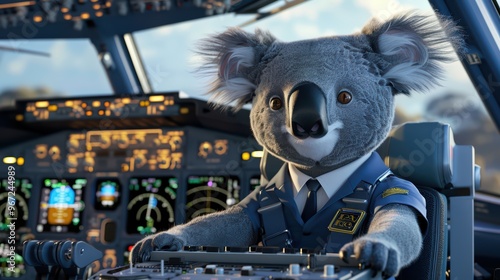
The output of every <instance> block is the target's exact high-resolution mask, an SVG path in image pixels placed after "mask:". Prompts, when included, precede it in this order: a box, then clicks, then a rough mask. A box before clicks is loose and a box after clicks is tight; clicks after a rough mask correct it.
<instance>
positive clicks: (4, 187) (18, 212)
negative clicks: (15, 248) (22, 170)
mask: <svg viewBox="0 0 500 280" xmlns="http://www.w3.org/2000/svg"><path fill="white" fill-rule="evenodd" d="M0 183H1V187H0V190H1V191H0V232H1V231H8V230H9V229H8V225H9V223H10V221H9V220H10V219H12V218H15V219H16V220H15V221H16V228H21V227H25V226H26V222H27V221H28V215H29V211H28V205H29V199H30V198H31V191H32V189H33V185H32V184H31V182H30V180H29V179H18V178H16V179H15V180H13V181H12V180H11V181H9V180H8V179H7V178H5V179H1V180H0ZM9 205H10V206H13V207H11V209H12V208H13V209H14V210H13V211H9V207H8V206H9Z"/></svg>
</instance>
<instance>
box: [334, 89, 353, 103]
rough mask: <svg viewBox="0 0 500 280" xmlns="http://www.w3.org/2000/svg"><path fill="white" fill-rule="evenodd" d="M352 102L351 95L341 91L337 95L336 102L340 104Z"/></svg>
mask: <svg viewBox="0 0 500 280" xmlns="http://www.w3.org/2000/svg"><path fill="white" fill-rule="evenodd" d="M351 100H352V95H351V94H350V93H349V92H347V91H341V92H340V93H339V95H337V101H338V102H339V103H340V104H348V103H349V102H351Z"/></svg>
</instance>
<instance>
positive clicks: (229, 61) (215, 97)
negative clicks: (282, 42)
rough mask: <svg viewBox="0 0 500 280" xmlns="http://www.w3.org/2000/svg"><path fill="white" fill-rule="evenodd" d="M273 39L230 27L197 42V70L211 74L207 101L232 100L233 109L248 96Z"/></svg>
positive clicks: (261, 32) (258, 33)
mask: <svg viewBox="0 0 500 280" xmlns="http://www.w3.org/2000/svg"><path fill="white" fill-rule="evenodd" d="M275 40H276V39H275V38H274V37H273V36H272V35H271V34H270V33H267V32H264V31H261V30H258V29H257V30H256V31H255V34H251V33H248V32H245V31H243V30H241V29H239V28H230V29H228V30H227V31H225V32H223V33H221V34H218V35H215V36H213V37H211V38H208V39H205V40H203V41H202V42H200V47H199V51H198V53H199V54H200V55H201V56H202V57H203V59H204V64H203V66H202V67H201V68H200V70H201V71H202V72H203V73H204V74H208V75H210V76H214V79H213V81H212V84H211V89H210V93H211V94H212V96H211V98H210V101H211V102H214V103H216V105H217V104H218V105H229V104H230V103H233V102H235V110H238V109H240V108H241V107H242V106H243V105H244V104H245V103H247V102H249V101H250V100H251V99H252V96H253V94H254V90H255V88H256V84H257V83H258V79H259V75H260V70H261V68H262V67H259V63H260V62H261V60H262V59H263V57H264V56H265V53H266V51H267V49H268V48H269V47H270V46H271V45H272V43H273V42H274V41H275Z"/></svg>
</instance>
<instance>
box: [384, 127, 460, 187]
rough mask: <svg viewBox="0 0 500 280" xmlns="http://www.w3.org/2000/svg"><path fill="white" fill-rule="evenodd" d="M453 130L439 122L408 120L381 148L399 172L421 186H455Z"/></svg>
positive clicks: (385, 156) (391, 167)
mask: <svg viewBox="0 0 500 280" xmlns="http://www.w3.org/2000/svg"><path fill="white" fill-rule="evenodd" d="M454 146H455V142H454V140H453V133H452V130H451V127H450V125H448V124H443V123H439V122H420V123H405V124H402V125H400V126H398V127H396V128H395V129H393V130H392V131H391V133H390V134H389V136H388V137H387V139H386V140H385V142H384V143H383V144H382V145H381V146H380V147H379V148H378V149H377V151H378V152H379V154H380V155H381V156H382V158H383V159H384V162H385V164H386V165H387V166H388V167H389V168H390V169H391V170H392V171H393V172H394V174H395V175H396V176H399V177H401V178H405V179H407V180H409V181H411V182H413V183H414V184H415V185H417V186H427V187H431V188H436V189H443V188H448V187H450V186H451V180H452V175H453V174H452V172H453V166H452V163H453V160H452V156H453V147H454Z"/></svg>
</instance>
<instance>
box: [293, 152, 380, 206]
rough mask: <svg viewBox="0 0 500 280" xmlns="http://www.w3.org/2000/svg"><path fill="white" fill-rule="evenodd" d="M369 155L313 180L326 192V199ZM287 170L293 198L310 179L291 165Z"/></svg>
mask: <svg viewBox="0 0 500 280" xmlns="http://www.w3.org/2000/svg"><path fill="white" fill-rule="evenodd" d="M370 155H371V153H370V154H366V155H364V156H362V157H360V158H358V159H357V160H355V161H353V162H351V163H349V164H347V165H344V166H342V167H340V168H337V169H335V170H332V171H330V172H328V173H325V174H322V175H320V176H318V177H316V178H315V179H316V180H318V181H319V183H320V184H321V186H322V187H323V190H324V191H325V192H326V195H327V196H328V198H331V197H332V196H333V195H334V194H335V192H336V191H337V190H338V189H339V188H340V187H341V186H342V185H343V184H344V183H345V181H346V180H347V179H348V178H349V177H350V176H351V175H352V173H353V172H354V171H355V170H356V169H358V167H360V166H361V165H362V164H363V163H364V162H365V161H366V160H367V159H368V158H369V157H370ZM288 170H289V173H290V178H291V179H292V183H293V187H294V190H293V193H294V197H295V196H296V195H297V194H298V193H299V191H300V189H301V188H302V187H303V186H304V185H305V184H306V182H307V181H308V180H309V179H311V178H312V177H310V176H308V175H306V174H304V173H302V172H300V171H299V170H298V169H297V168H296V167H295V166H293V165H292V164H288ZM313 179H314V178H313Z"/></svg>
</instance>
